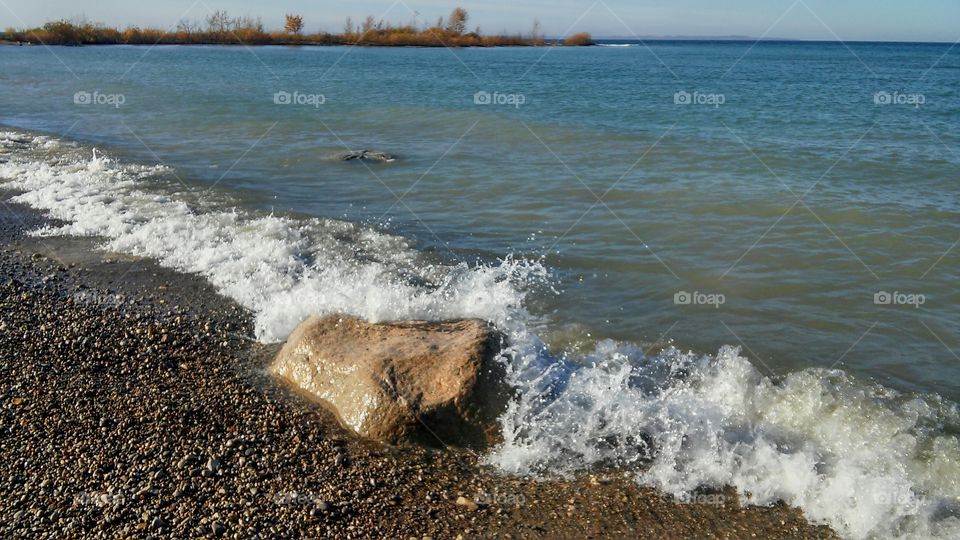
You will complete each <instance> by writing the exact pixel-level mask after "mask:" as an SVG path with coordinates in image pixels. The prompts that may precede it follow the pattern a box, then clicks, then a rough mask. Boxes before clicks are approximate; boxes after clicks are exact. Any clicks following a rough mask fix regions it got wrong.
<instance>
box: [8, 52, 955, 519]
mask: <svg viewBox="0 0 960 540" xmlns="http://www.w3.org/2000/svg"><path fill="white" fill-rule="evenodd" d="M750 45H751V44H747V43H658V44H655V45H651V47H650V48H649V49H648V48H645V47H642V46H634V47H624V48H594V49H576V50H572V49H557V50H550V51H547V50H543V49H541V50H528V49H495V50H472V49H471V50H458V51H448V50H409V49H399V50H391V49H346V48H322V49H284V48H257V49H255V50H247V49H244V48H232V47H210V48H200V47H196V48H183V47H158V48H155V49H146V48H136V47H110V48H84V49H61V48H57V49H53V50H52V51H48V50H44V49H43V48H17V49H13V48H3V49H0V66H2V67H3V69H2V70H0V81H2V84H3V87H4V89H5V90H6V91H5V92H3V93H2V95H0V123H3V124H7V125H9V126H14V127H19V128H25V129H29V130H32V131H34V132H43V133H47V134H49V135H50V136H51V137H53V138H41V139H38V140H32V141H31V142H30V143H29V149H27V150H24V149H22V148H17V145H15V144H14V143H11V142H10V139H11V138H12V137H14V135H12V134H11V135H8V136H6V140H7V142H6V143H5V146H4V149H5V150H6V151H7V152H8V154H6V156H12V157H11V158H10V159H11V162H10V163H7V164H0V176H2V177H5V178H10V179H13V184H14V187H17V188H18V189H21V190H23V191H25V193H24V195H22V196H20V197H19V198H18V200H20V201H22V202H25V203H28V204H30V205H32V206H34V207H36V208H41V209H44V210H46V211H48V212H50V213H51V214H53V215H55V216H57V217H60V218H63V219H64V220H66V221H67V222H69V223H71V224H70V225H68V226H67V227H66V228H64V229H63V230H58V231H44V232H43V234H63V233H67V234H81V235H96V236H102V237H104V238H105V240H104V242H105V247H107V248H109V249H112V250H117V251H124V252H129V253H135V254H138V255H147V256H151V257H154V258H156V259H158V260H160V261H161V262H162V263H163V264H165V265H168V266H171V267H174V268H179V269H181V270H185V271H191V272H197V273H199V274H201V275H204V276H205V277H207V278H208V279H209V280H210V281H211V282H213V283H214V284H215V285H216V286H217V287H218V288H219V289H220V290H221V291H223V292H224V293H225V294H227V295H229V296H231V297H233V298H235V299H236V300H238V301H239V302H240V303H241V304H243V305H245V306H247V307H249V308H251V309H253V310H254V311H255V312H256V313H257V323H258V324H257V328H258V330H257V331H258V336H257V337H258V338H260V339H261V340H264V341H276V340H281V339H283V337H284V336H285V335H286V333H287V332H288V331H289V330H290V329H291V328H293V326H295V325H296V324H297V322H298V321H299V320H301V319H302V318H303V317H305V316H306V315H308V314H309V313H314V312H330V311H348V312H351V313H355V314H358V315H362V316H365V317H368V318H371V319H380V320H383V319H394V318H403V317H424V318H447V317H461V316H471V317H482V318H485V319H488V320H492V321H494V322H496V323H497V324H499V325H500V326H501V327H503V328H505V329H506V330H507V331H508V332H509V333H510V335H511V337H512V340H513V342H514V344H515V347H514V350H513V351H511V353H512V354H511V357H510V365H511V367H512V368H513V370H512V377H513V378H514V381H515V382H516V383H517V384H518V385H519V386H520V387H521V388H523V389H524V392H523V393H522V396H523V397H522V398H521V399H520V400H519V401H518V402H517V403H515V404H514V406H513V409H512V411H511V413H510V414H508V415H507V416H506V417H505V418H504V424H505V427H506V428H507V434H508V442H507V444H505V445H504V447H503V448H500V449H498V450H497V451H496V452H494V453H493V454H492V455H491V456H490V457H489V459H490V461H491V462H492V463H495V464H497V465H498V466H500V467H502V468H504V469H505V470H509V471H517V472H529V471H554V472H564V471H573V470H577V469H581V468H583V467H587V466H590V465H591V464H596V463H609V462H614V463H617V464H619V465H620V466H623V467H627V468H630V467H633V466H634V465H633V464H634V463H636V462H639V461H642V460H645V459H650V458H652V457H653V458H655V459H654V461H653V467H652V468H651V469H650V470H649V472H646V473H644V474H643V475H641V476H640V477H639V478H638V479H639V480H640V481H642V482H645V483H649V484H653V485H658V486H661V487H664V488H665V489H667V490H670V491H674V492H678V493H679V492H682V491H684V490H690V489H694V488H696V487H697V486H698V485H701V484H724V483H729V484H732V485H735V486H737V487H739V488H740V489H741V490H742V491H745V492H750V493H752V497H753V498H752V499H751V500H752V501H753V502H757V503H767V502H772V501H775V500H777V499H783V500H786V501H787V502H790V503H792V504H797V505H799V506H801V507H802V508H804V510H805V511H806V512H807V514H808V515H809V516H811V517H812V518H813V519H816V520H818V521H823V522H827V523H830V524H831V525H833V526H834V527H835V528H837V530H839V531H840V532H841V533H843V534H845V535H846V536H848V537H853V538H860V537H867V536H870V535H879V536H884V537H895V536H897V535H899V534H906V535H907V536H911V535H912V536H915V537H924V536H929V535H937V534H938V535H941V536H943V537H949V535H950V534H951V533H953V532H956V531H955V530H954V529H951V527H956V519H955V518H953V517H951V516H952V515H954V513H955V512H956V508H955V505H956V501H957V497H958V496H960V464H958V463H957V460H958V455H960V452H958V448H957V440H956V433H957V428H958V426H960V424H958V421H957V410H956V406H955V404H954V401H955V400H956V399H957V398H958V397H960V383H958V380H960V378H958V375H960V359H958V358H957V356H956V353H955V351H960V314H958V311H957V310H956V308H955V306H956V305H957V300H958V292H957V290H956V288H955V287H953V286H952V285H953V284H954V283H956V278H957V277H958V276H957V268H958V264H957V262H958V257H960V255H958V253H960V249H953V248H954V246H955V245H956V243H957V241H958V239H960V221H958V219H957V217H958V202H957V201H958V197H957V195H958V187H957V184H956V180H955V179H956V173H957V170H958V165H960V158H958V152H960V133H958V128H957V125H958V123H957V120H958V114H960V113H958V111H957V108H956V106H955V105H956V102H957V98H958V89H957V84H956V82H957V74H958V73H960V71H958V69H960V51H957V50H952V51H950V50H948V46H940V45H903V44H901V45H889V44H856V45H850V49H849V50H848V49H847V48H846V47H844V46H843V45H839V44H791V43H763V44H760V45H757V46H756V47H754V48H752V49H751V48H750ZM931 66H932V67H931ZM281 91H284V92H290V93H291V94H293V92H297V93H298V94H297V96H301V95H302V96H307V97H302V98H301V99H300V101H301V104H282V103H281V104H277V103H276V102H275V93H276V92H281ZM482 91H485V92H489V93H491V95H492V94H493V93H494V92H497V93H499V94H503V95H505V96H506V97H503V98H502V100H503V101H504V102H510V104H506V103H505V104H503V105H499V104H496V103H494V104H490V105H483V104H479V105H478V104H476V103H475V94H476V93H477V92H482ZM77 92H88V93H89V98H90V101H93V102H94V103H91V104H85V103H82V102H84V101H86V97H87V94H80V95H79V96H75V95H76V93H77ZM94 92H96V94H94ZM683 92H687V93H689V100H690V101H691V102H692V103H684V102H685V101H686V100H687V98H688V96H687V94H683ZM878 92H879V93H880V94H879V95H878V94H877V93H878ZM887 93H888V94H889V99H890V101H892V102H893V103H889V104H888V103H886V100H887V96H888V94H887ZM320 94H322V96H323V99H322V101H323V103H322V104H320V103H319V101H320V99H317V98H316V97H314V98H311V96H318V95H320ZM75 97H76V100H75ZM484 97H485V96H484V95H481V100H480V101H483V98H484ZM492 98H493V100H494V101H496V100H497V99H498V97H492ZM111 99H112V101H111ZM311 99H312V101H311ZM293 100H294V101H296V97H294V98H293ZM75 101H81V103H80V104H77V103H75ZM119 101H122V102H123V103H122V104H119V103H118V102H119ZM280 101H281V102H282V101H283V99H281V100H280ZM521 101H522V103H520V102H521ZM677 101H679V102H680V103H677ZM919 101H922V102H923V103H922V104H919V103H918V102H919ZM97 102H99V103H97ZM901 102H902V103H901ZM117 105H119V106H117ZM918 105H919V106H918ZM70 141H77V142H79V143H80V144H79V145H77V144H74V143H71V142H70ZM93 146H96V147H98V148H99V151H100V154H99V157H94V155H93V150H92V147H93ZM347 148H349V149H361V148H372V149H378V150H384V151H388V152H391V153H393V154H396V155H398V156H399V159H398V160H397V161H396V162H394V163H389V164H370V165H369V166H366V165H364V164H358V163H341V162H337V161H335V160H333V159H331V156H332V155H334V154H336V153H338V152H342V151H344V150H345V149H347ZM103 156H109V157H107V158H104V157H103ZM160 164H163V165H162V166H161V165H160ZM598 197H599V198H600V199H601V201H599V202H598ZM798 199H799V200H798ZM684 292H686V293H690V294H689V295H688V297H689V298H691V299H692V301H691V303H689V304H688V303H685V301H684V300H685V298H684V295H683V293H684ZM882 292H889V293H900V294H896V295H892V299H893V300H892V302H891V303H890V304H887V303H884V298H882V297H881V298H875V295H877V294H879V293H882ZM694 293H696V294H694ZM678 295H679V296H678ZM877 300H880V303H879V304H878V303H876V301H877ZM670 344H672V345H673V346H674V347H667V345H670ZM724 345H732V346H737V347H739V351H737V350H734V349H731V348H725V347H723V346H724ZM665 347H666V348H665ZM688 350H693V351H695V352H693V353H686V352H685V351H688ZM718 350H719V352H717V351H718ZM661 351H662V352H661ZM705 353H711V354H710V355H709V356H706V355H705ZM651 439H652V441H653V442H654V443H655V444H654V446H655V447H656V448H657V452H658V454H657V455H656V456H650V455H647V449H646V447H645V446H644V444H642V442H641V441H644V440H651Z"/></svg>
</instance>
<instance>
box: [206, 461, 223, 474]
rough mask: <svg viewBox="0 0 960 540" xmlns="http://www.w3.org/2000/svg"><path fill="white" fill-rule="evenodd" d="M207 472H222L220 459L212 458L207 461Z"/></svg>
mask: <svg viewBox="0 0 960 540" xmlns="http://www.w3.org/2000/svg"><path fill="white" fill-rule="evenodd" d="M207 470H208V471H210V472H211V473H213V474H216V473H217V471H219V470H220V459H218V458H210V459H208V460H207Z"/></svg>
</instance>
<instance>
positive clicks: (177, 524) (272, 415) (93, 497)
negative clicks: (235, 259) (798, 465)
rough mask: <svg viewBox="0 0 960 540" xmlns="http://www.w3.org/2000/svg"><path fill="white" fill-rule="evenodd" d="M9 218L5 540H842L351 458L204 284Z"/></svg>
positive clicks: (36, 222) (601, 477)
mask: <svg viewBox="0 0 960 540" xmlns="http://www.w3.org/2000/svg"><path fill="white" fill-rule="evenodd" d="M7 198H8V196H4V199H5V200H6V199H7ZM0 216H2V217H0V220H2V221H0V223H2V240H0V268H2V280H0V289H2V292H0V355H2V360H0V370H2V376H0V380H2V383H0V464H2V465H0V536H3V537H4V538H198V537H208V538H215V537H221V538H418V539H422V538H437V539H440V538H626V537H630V538H754V537H756V538H835V535H834V534H833V533H832V531H830V530H829V529H828V528H826V527H816V526H813V525H810V524H809V523H807V521H806V520H805V519H804V518H803V516H802V514H801V513H800V512H799V511H798V510H796V509H792V508H789V507H786V506H784V505H775V506H772V507H753V506H751V507H742V506H741V505H740V503H739V497H737V495H736V493H733V492H732V490H726V491H721V492H713V493H703V494H699V495H697V496H696V497H693V499H695V500H689V501H679V500H676V499H674V498H673V497H671V496H668V495H664V494H662V493H659V492H657V491H655V490H653V489H650V488H644V487H640V486H638V485H637V484H636V483H635V482H633V481H632V480H631V479H630V478H629V476H625V475H624V474H623V473H619V472H617V471H604V470H597V471H591V472H589V473H584V474H583V475H579V476H576V477H567V478H530V477H514V476H506V475H503V474H502V473H497V472H495V471H492V470H490V469H489V468H487V467H485V466H483V465H481V464H480V456H478V455H476V454H473V453H471V452H469V451H466V450H458V449H439V450H438V449H426V448H419V447H389V446H383V445H378V444H374V443H371V442H367V441H362V440H359V439H357V438H355V437H353V436H351V434H350V433H348V432H346V431H345V430H344V429H343V428H341V427H340V426H339V425H338V424H337V422H336V421H335V419H334V418H333V417H332V416H331V415H330V414H329V413H327V412H325V411H324V410H323V409H321V408H320V407H319V406H317V405H315V404H313V403H310V402H309V401H307V400H304V399H302V398H301V397H299V396H297V395H294V394H292V393H291V392H290V391H288V390H287V389H285V388H284V387H283V386H282V385H281V384H279V383H278V382H276V381H273V380H272V379H270V378H269V377H268V376H267V375H266V374H265V372H264V369H263V368H264V367H265V365H266V363H267V362H268V361H269V359H270V358H271V356H272V355H273V354H274V353H275V352H276V351H275V347H273V346H264V345H258V344H256V343H255V342H254V341H253V340H252V339H250V338H249V335H250V332H251V324H252V323H251V320H250V316H249V313H247V312H246V311H245V310H243V309H242V308H240V307H238V306H237V305H235V304H234V303H232V302H231V301H229V300H228V299H226V298H224V297H222V296H219V295H218V294H216V292H215V291H213V290H212V288H211V287H210V286H209V285H207V284H206V283H205V282H204V281H203V280H202V279H200V278H198V277H195V276H190V275H184V274H178V273H175V272H173V271H171V270H167V269H163V268H160V267H159V266H157V265H155V264H154V263H152V262H149V261H146V260H142V259H136V258H132V257H123V256H119V255H116V254H110V253H105V252H99V251H97V250H96V249H95V247H94V245H93V244H94V241H93V240H89V239H57V238H34V237H31V236H29V235H27V234H25V233H26V232H27V231H30V230H34V229H36V228H37V227H39V226H41V225H42V224H43V223H44V222H45V220H44V219H43V218H42V217H41V216H39V215H38V214H36V213H34V212H32V211H30V210H28V209H26V208H24V207H21V206H18V205H15V204H9V203H5V207H4V209H3V212H0Z"/></svg>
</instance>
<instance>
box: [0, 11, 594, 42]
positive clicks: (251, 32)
mask: <svg viewBox="0 0 960 540" xmlns="http://www.w3.org/2000/svg"><path fill="white" fill-rule="evenodd" d="M285 19H286V24H285V26H284V29H283V30H282V31H276V32H267V31H265V30H264V26H263V23H262V22H261V21H260V19H259V18H253V17H249V16H243V17H231V16H230V15H229V14H228V13H227V12H226V11H223V10H219V11H215V12H213V13H211V14H210V15H209V16H207V18H206V20H205V21H204V23H200V22H192V21H189V20H183V21H181V22H180V23H179V24H177V26H176V28H175V29H173V28H171V29H169V30H160V29H157V28H140V27H137V26H130V27H127V28H125V29H123V30H120V29H118V28H110V27H107V26H105V25H102V24H93V23H88V22H80V23H77V22H70V21H66V20H60V21H54V22H49V23H47V24H45V25H43V26H42V27H39V28H33V29H27V30H17V29H13V28H10V29H7V30H6V31H5V32H4V33H3V34H2V35H0V39H2V40H8V41H19V42H29V43H34V44H38V45H39V44H44V45H115V44H128V45H154V44H163V45H194V44H196V45H201V44H209V45H215V44H222V45H239V44H244V45H362V46H394V47H503V46H543V45H546V44H548V42H547V40H546V39H544V37H543V36H542V35H539V27H540V25H539V23H538V22H535V23H534V30H533V33H532V34H531V35H530V36H523V35H520V34H517V35H512V36H511V35H503V34H501V35H490V36H485V35H482V34H481V32H480V29H479V28H477V29H476V30H474V31H472V32H467V23H468V21H469V14H468V13H467V12H466V10H464V9H463V8H459V7H458V8H456V9H454V10H453V12H452V13H451V14H450V16H449V18H448V19H447V22H446V23H444V21H443V18H442V17H441V18H440V19H439V20H438V21H437V22H436V24H434V25H430V26H424V27H422V28H421V27H418V25H415V24H406V25H393V24H391V23H387V22H384V21H382V20H381V21H378V20H376V19H374V18H373V17H367V18H366V19H364V21H363V22H362V23H361V24H360V25H354V24H353V22H352V20H350V19H347V24H346V26H345V28H344V31H343V32H342V33H340V34H331V33H327V32H317V33H314V34H307V33H305V32H303V18H302V17H300V16H298V15H287V16H286V17H285ZM592 43H593V41H592V39H591V38H590V34H575V35H573V36H570V37H568V38H567V39H566V40H565V41H564V44H566V45H590V44H592Z"/></svg>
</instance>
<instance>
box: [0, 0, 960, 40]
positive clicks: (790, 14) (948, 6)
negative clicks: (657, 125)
mask: <svg viewBox="0 0 960 540" xmlns="http://www.w3.org/2000/svg"><path fill="white" fill-rule="evenodd" d="M457 5H460V6H462V7H464V8H465V9H466V10H467V11H468V13H469V14H470V24H469V26H470V28H471V29H473V28H475V27H477V26H479V27H480V29H481V30H482V31H483V32H484V33H488V34H490V33H500V32H504V31H506V32H509V33H517V32H524V33H528V32H529V31H530V29H531V28H532V27H533V21H534V19H538V20H539V21H540V23H541V26H542V29H543V32H544V33H545V34H546V35H547V36H560V35H566V34H569V33H572V32H581V31H582V32H590V33H592V34H593V35H594V36H595V37H611V36H618V37H631V36H639V37H644V38H646V37H651V36H750V37H755V38H759V37H769V38H786V39H818V40H843V41H864V40H883V41H942V42H950V43H954V42H956V41H957V40H960V24H958V23H960V1H958V0H726V1H724V0H661V1H651V0H483V1H481V0H461V1H448V2H443V1H418V0H396V1H393V0H385V1H371V0H354V1H350V2H343V1H342V2H325V1H318V0H271V1H270V2H266V1H262V0H260V1H255V0H164V1H162V2H135V1H132V0H40V1H38V0H0V28H7V27H15V28H23V27H32V26H38V25H40V24H42V23H43V22H46V21H49V20H56V19H71V20H88V21H92V22H102V23H105V24H107V25H110V26H118V27H126V26H130V25H137V26H152V27H158V28H168V27H171V26H173V25H175V24H176V22H177V21H178V20H180V19H182V18H187V19H191V20H198V21H199V20H203V19H204V17H205V16H206V15H207V14H208V13H209V12H210V11H212V10H217V9H225V10H227V11H228V12H230V13H231V14H233V15H252V16H255V17H260V18H262V20H263V23H264V25H265V26H266V27H267V28H268V29H279V28H281V27H282V20H283V15H284V14H285V13H296V14H299V15H302V16H303V18H304V23H305V27H306V28H305V29H306V30H307V31H309V32H315V31H329V32H340V31H341V30H342V29H343V26H344V20H345V19H346V18H347V17H348V16H351V17H353V20H354V21H360V20H362V19H363V18H365V17H366V16H367V15H373V16H374V17H375V18H377V19H383V20H386V21H391V22H395V23H409V22H414V21H419V22H420V23H421V25H422V24H423V23H425V22H430V23H432V22H434V21H436V19H437V17H439V16H441V15H443V16H446V15H447V14H448V13H449V12H450V11H451V10H452V9H453V8H454V7H456V6H457Z"/></svg>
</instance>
